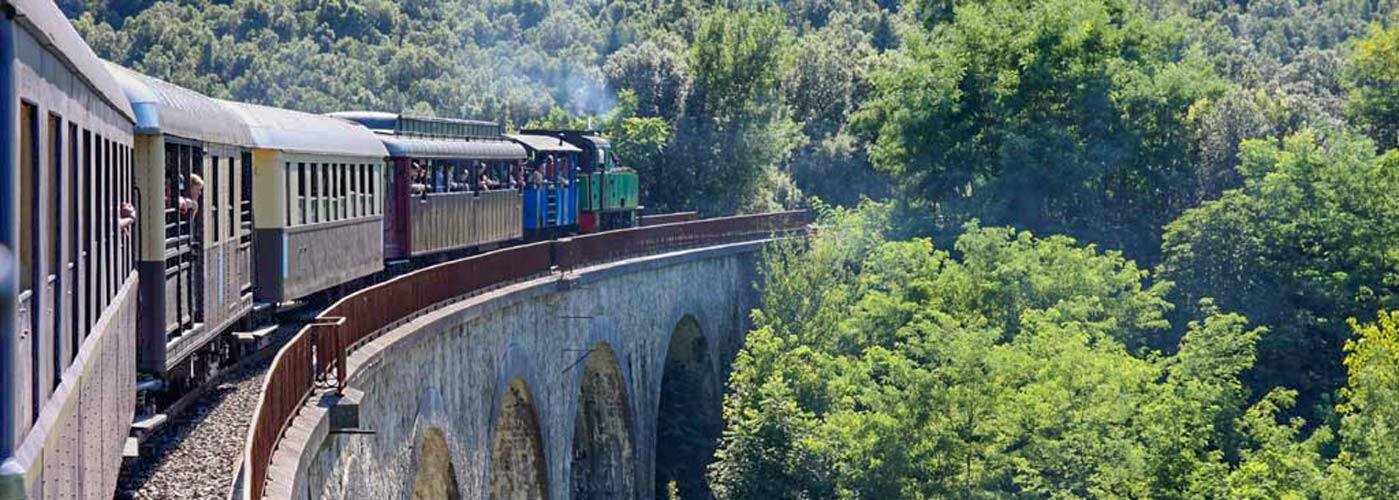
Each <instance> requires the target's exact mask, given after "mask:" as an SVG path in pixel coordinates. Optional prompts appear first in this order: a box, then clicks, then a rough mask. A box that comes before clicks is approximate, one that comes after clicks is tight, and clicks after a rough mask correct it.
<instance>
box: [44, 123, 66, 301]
mask: <svg viewBox="0 0 1399 500" xmlns="http://www.w3.org/2000/svg"><path fill="white" fill-rule="evenodd" d="M48 132H49V137H48V152H47V153H48V157H49V162H50V163H49V166H48V168H47V169H45V170H46V172H45V177H46V180H45V181H44V220H43V226H42V227H43V228H44V265H45V266H47V267H46V268H45V270H44V272H45V273H47V275H48V277H49V279H57V278H58V276H59V274H60V273H59V272H58V258H59V255H61V253H60V252H59V251H58V249H59V245H60V244H61V243H60V242H59V239H58V238H59V232H58V231H59V228H61V227H62V226H60V225H59V222H58V221H59V219H58V207H59V205H58V197H59V194H60V192H61V191H62V190H61V189H59V184H58V181H59V178H58V174H59V172H60V171H61V170H62V169H63V119H62V118H59V117H58V115H53V114H50V115H49V129H48ZM55 299H56V297H55Z"/></svg>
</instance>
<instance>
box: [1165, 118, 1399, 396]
mask: <svg viewBox="0 0 1399 500" xmlns="http://www.w3.org/2000/svg"><path fill="white" fill-rule="evenodd" d="M1240 155H1241V157H1242V158H1243V161H1242V164H1241V166H1240V167H1239V170H1240V172H1241V174H1242V176H1243V179H1244V180H1243V183H1244V186H1243V188H1241V189H1237V190H1231V191H1228V192H1226V193H1224V195H1223V196H1222V197H1221V198H1220V199H1218V200H1213V201H1210V202H1207V203H1205V204H1203V205H1201V206H1200V207H1199V208H1195V209H1191V210H1189V211H1187V212H1186V213H1185V214H1184V215H1182V216H1181V217H1180V218H1179V219H1178V220H1176V221H1174V222H1172V223H1170V225H1168V226H1167V227H1166V233H1165V236H1164V243H1163V245H1162V248H1163V253H1164V255H1165V258H1164V261H1163V263H1162V264H1161V267H1160V274H1161V276H1163V277H1164V278H1165V279H1168V280H1171V281H1173V282H1175V283H1177V285H1178V286H1177V287H1176V288H1175V292H1176V294H1177V295H1176V297H1178V300H1177V303H1179V304H1185V305H1190V304H1195V303H1197V302H1198V301H1199V300H1200V299H1203V298H1206V297H1213V298H1214V303H1215V304H1217V305H1218V306H1219V307H1220V308H1222V309H1224V310H1229V311H1238V312H1240V313H1242V314H1244V315H1245V316H1247V317H1248V318H1249V319H1250V320H1251V321H1253V322H1255V323H1257V324H1259V325H1262V326H1266V327H1268V329H1269V333H1268V335H1266V336H1264V337H1263V339H1262V340H1261V343H1260V345H1259V361H1258V366H1256V367H1255V369H1254V370H1252V371H1251V373H1250V375H1249V383H1250V385H1251V386H1252V387H1253V388H1254V390H1255V393H1256V394H1265V393H1267V392H1269V390H1270V389H1271V388H1273V387H1276V386H1283V387H1290V388H1293V389H1296V390H1298V391H1299V392H1300V394H1299V395H1298V396H1299V397H1298V403H1299V405H1298V407H1299V409H1300V410H1302V412H1303V413H1307V414H1311V413H1315V412H1326V411H1329V407H1330V403H1329V401H1332V399H1331V398H1332V395H1333V393H1334V392H1335V391H1336V390H1337V389H1339V388H1340V387H1341V385H1342V384H1343V383H1344V381H1345V379H1344V377H1345V372H1344V368H1343V366H1342V365H1341V359H1342V348H1343V346H1344V345H1345V342H1346V339H1347V338H1348V337H1349V335H1350V333H1351V332H1350V328H1348V327H1347V326H1346V320H1347V319H1348V318H1361V319H1368V318H1371V317H1372V315H1373V314H1374V311H1377V310H1380V309H1385V308H1390V307H1393V306H1394V305H1395V304H1396V301H1397V300H1399V295H1396V292H1399V289H1396V285H1397V284H1399V281H1396V280H1399V274H1396V269H1399V254H1396V253H1395V251H1394V244H1393V242H1395V241H1399V224H1396V216H1399V201H1396V200H1395V198H1394V196H1393V194H1392V193H1394V192H1396V190H1399V156H1396V155H1392V154H1391V155H1389V156H1386V157H1382V158H1377V157H1376V156H1375V153H1374V145H1373V143H1371V142H1370V141H1368V140H1363V139H1360V138H1357V137H1355V136H1352V135H1349V134H1345V133H1335V134H1331V135H1329V136H1326V137H1325V138H1324V139H1323V138H1322V137H1321V136H1319V135H1318V134H1316V133H1311V132H1305V133H1301V134H1298V135H1295V136H1292V137H1289V138H1288V139H1287V140H1286V141H1284V142H1283V144H1281V145H1278V144H1277V143H1275V142H1270V141H1248V142H1245V143H1244V145H1243V146H1242V148H1241V153H1240ZM1185 311H1186V314H1187V315H1189V314H1192V313H1193V311H1192V310H1191V309H1190V308H1186V309H1185Z"/></svg>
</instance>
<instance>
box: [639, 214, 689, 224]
mask: <svg viewBox="0 0 1399 500" xmlns="http://www.w3.org/2000/svg"><path fill="white" fill-rule="evenodd" d="M695 220H699V212H671V213H668V214H654V215H643V216H641V225H642V226H659V225H661V224H675V223H677V222H690V221H695Z"/></svg>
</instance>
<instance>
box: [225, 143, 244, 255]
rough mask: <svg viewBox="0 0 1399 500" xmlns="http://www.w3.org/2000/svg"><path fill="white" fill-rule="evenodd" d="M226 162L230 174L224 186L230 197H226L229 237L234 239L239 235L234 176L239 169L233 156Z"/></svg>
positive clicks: (236, 192)
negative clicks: (226, 187)
mask: <svg viewBox="0 0 1399 500" xmlns="http://www.w3.org/2000/svg"><path fill="white" fill-rule="evenodd" d="M226 162H227V163H228V168H227V169H225V170H226V173H227V174H228V182H225V183H224V185H225V186H228V196H226V197H224V200H226V203H227V204H226V205H225V206H224V208H225V209H226V210H227V211H228V212H227V213H228V237H229V238H232V237H233V236H234V235H236V234H238V210H237V207H238V183H237V180H236V177H235V176H234V174H236V173H237V172H238V168H237V165H236V164H235V160H234V159H233V157H232V156H230V157H228V158H226ZM244 182H247V181H244Z"/></svg>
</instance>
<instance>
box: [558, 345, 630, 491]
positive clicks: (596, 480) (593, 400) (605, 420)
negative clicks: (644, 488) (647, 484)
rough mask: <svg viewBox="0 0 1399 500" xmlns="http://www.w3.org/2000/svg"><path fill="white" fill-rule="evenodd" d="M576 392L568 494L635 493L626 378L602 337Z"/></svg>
mask: <svg viewBox="0 0 1399 500" xmlns="http://www.w3.org/2000/svg"><path fill="white" fill-rule="evenodd" d="M578 391H579V395H578V412H577V413H576V414H575V417H574V424H573V457H572V465H571V468H570V470H571V471H572V475H571V477H570V480H569V490H570V493H571V498H575V499H580V500H589V499H614V498H635V497H636V470H635V468H634V463H635V458H634V457H635V448H634V444H633V439H632V416H631V410H630V403H629V401H628V399H627V388H626V380H625V377H624V376H623V374H622V365H621V362H620V361H619V360H618V358H617V353H616V352H615V351H613V350H612V346H610V345H608V344H607V343H606V342H603V343H599V344H597V345H596V346H595V347H593V348H592V349H590V350H589V351H588V357H587V360H586V361H585V362H584V364H583V375H582V379H581V380H580V381H579V386H578Z"/></svg>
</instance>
